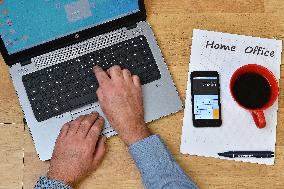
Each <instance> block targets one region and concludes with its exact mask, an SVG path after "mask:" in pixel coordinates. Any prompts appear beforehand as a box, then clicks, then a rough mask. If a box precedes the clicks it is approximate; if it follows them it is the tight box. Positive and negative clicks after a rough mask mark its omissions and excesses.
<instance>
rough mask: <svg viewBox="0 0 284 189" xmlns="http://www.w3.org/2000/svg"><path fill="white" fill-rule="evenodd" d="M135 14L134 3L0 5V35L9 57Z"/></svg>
mask: <svg viewBox="0 0 284 189" xmlns="http://www.w3.org/2000/svg"><path fill="white" fill-rule="evenodd" d="M138 11H139V2H138V0H37V1H36V2H35V1H30V0H17V1H12V0H10V1H1V3H0V35H1V38H2V40H3V41H4V44H5V47H6V49H7V51H8V53H9V54H10V55H11V54H14V53H17V52H20V51H23V50H26V49H28V48H31V47H34V46H37V45H40V44H43V43H45V42H49V41H52V40H54V39H57V38H60V37H63V36H66V35H69V34H72V33H76V32H79V31H82V30H84V29H87V28H90V27H93V26H96V25H100V24H103V23H106V22H108V21H111V20H115V19H118V18H121V17H123V16H126V15H130V14H132V13H136V12H138Z"/></svg>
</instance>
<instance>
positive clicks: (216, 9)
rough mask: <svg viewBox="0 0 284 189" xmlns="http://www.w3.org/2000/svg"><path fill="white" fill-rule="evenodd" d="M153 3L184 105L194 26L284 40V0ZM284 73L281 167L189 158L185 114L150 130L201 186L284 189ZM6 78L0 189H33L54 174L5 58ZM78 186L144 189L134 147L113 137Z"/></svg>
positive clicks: (1, 101)
mask: <svg viewBox="0 0 284 189" xmlns="http://www.w3.org/2000/svg"><path fill="white" fill-rule="evenodd" d="M145 3H146V9H147V12H148V21H149V22H150V24H151V25H152V28H153V30H154V32H155V34H156V37H157V40H158V43H159V45H160V47H161V49H162V52H163V54H164V57H165V60H166V63H167V64H168V67H169V70H170V72H171V74H172V76H173V79H174V81H175V83H176V86H177V88H178V92H179V94H180V96H181V97H182V99H183V101H184V100H185V90H186V82H187V73H188V60H189V52H190V46H191V37H192V30H193V29H194V28H199V29H206V30H214V31H222V32H229V33H236V34H243V35H250V36H259V37H267V38H276V39H282V40H283V39H284V11H283V10H284V1H283V0H214V1H212V0H146V1H145ZM282 58H283V56H282ZM283 60H284V58H283ZM283 69H284V68H283V64H282V68H281V70H282V72H281V78H282V80H281V82H280V86H281V87H282V89H281V94H280V97H279V102H280V103H279V112H278V127H277V147H276V153H277V155H276V164H275V166H263V165H257V164H249V163H239V162H232V161H223V160H218V159H213V158H202V157H195V156H186V155H181V154H180V153H179V146H180V136H181V128H182V118H183V112H182V111H181V112H179V113H176V114H174V115H171V116H168V117H166V118H163V119H160V120H158V121H155V122H153V123H151V124H149V127H150V128H151V130H152V131H153V133H158V134H160V135H161V137H162V138H163V139H164V140H165V143H166V144H167V145H168V147H169V149H170V150H171V151H172V153H173V155H174V157H175V158H176V159H177V161H178V163H179V164H180V165H181V166H182V167H183V168H184V169H185V171H186V172H187V174H188V175H190V176H191V177H192V179H193V180H194V181H195V182H196V183H197V184H198V185H199V186H200V188H279V189H280V188H284V71H283ZM0 73H1V74H0V86H1V88H0V112H1V113H0V123H1V124H0V133H1V137H0V152H1V154H0V189H2V188H3V189H4V188H5V189H20V188H22V184H23V186H24V189H26V188H27V189H28V188H33V185H34V183H35V181H36V180H37V178H38V176H40V175H44V174H45V173H46V171H47V169H48V162H41V161H39V159H38V158H37V155H36V152H35V150H34V146H33V143H32V140H31V137H30V134H29V132H28V129H27V128H25V127H24V125H23V122H22V120H23V114H22V113H21V109H20V107H19V103H18V100H17V97H16V94H15V91H14V88H13V86H12V83H11V81H10V79H9V74H8V68H7V66H5V65H4V64H3V61H1V63H0ZM5 123H6V124H5ZM9 123H12V124H9ZM23 155H24V158H23ZM23 160H24V161H23ZM77 188H78V189H83V188H84V189H88V188H90V189H91V188H96V189H101V188H106V189H110V188H143V186H142V184H141V180H140V177H139V174H138V171H137V169H136V167H135V166H134V163H133V161H132V160H131V158H130V156H129V155H128V153H127V148H126V147H125V146H124V145H123V144H122V142H121V141H120V140H119V138H118V137H113V138H111V139H109V141H108V152H107V155H106V158H105V160H104V161H103V164H102V165H101V167H100V168H99V170H97V171H96V172H95V173H94V174H92V175H90V176H89V177H88V178H87V179H86V180H84V181H83V182H82V183H81V184H80V186H78V187H77Z"/></svg>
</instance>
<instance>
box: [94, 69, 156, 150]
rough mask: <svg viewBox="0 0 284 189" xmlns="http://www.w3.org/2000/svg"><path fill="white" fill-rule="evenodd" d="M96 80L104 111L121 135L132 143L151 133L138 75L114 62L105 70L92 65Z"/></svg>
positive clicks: (125, 140)
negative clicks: (145, 117) (145, 114)
mask: <svg viewBox="0 0 284 189" xmlns="http://www.w3.org/2000/svg"><path fill="white" fill-rule="evenodd" d="M94 73H95V75H96V78H97V80H98V82H99V88H98V90H97V96H98V99H99V103H100V105H101V108H102V110H103V112H104V113H105V115H106V117H107V119H108V120H109V122H110V124H111V125H112V127H113V128H114V129H115V130H116V131H117V132H118V134H119V136H120V138H121V139H122V140H123V141H124V142H125V143H126V144H127V145H131V144H133V143H135V142H137V141H139V140H142V139H144V138H147V137H149V136H150V135H151V133H150V131H149V130H148V128H147V127H146V124H145V122H144V108H143V96H142V88H141V84H140V80H139V77H138V76H136V75H134V76H132V75H131V73H130V71H129V70H126V69H124V70H122V69H121V68H120V67H119V66H113V67H111V68H110V69H109V70H107V72H105V71H104V70H103V69H102V68H100V67H98V66H95V68H94Z"/></svg>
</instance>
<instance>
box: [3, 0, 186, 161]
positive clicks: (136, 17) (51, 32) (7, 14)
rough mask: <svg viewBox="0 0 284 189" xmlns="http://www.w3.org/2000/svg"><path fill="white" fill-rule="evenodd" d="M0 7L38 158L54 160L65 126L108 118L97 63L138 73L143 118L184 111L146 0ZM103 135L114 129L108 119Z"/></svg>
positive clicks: (8, 58)
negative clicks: (90, 117)
mask: <svg viewBox="0 0 284 189" xmlns="http://www.w3.org/2000/svg"><path fill="white" fill-rule="evenodd" d="M0 7H1V10H2V13H1V14H2V15H1V16H2V19H3V20H4V22H3V23H1V25H0V32H1V42H0V47H1V53H2V55H3V57H4V60H5V62H6V64H8V65H9V67H10V74H11V78H12V80H13V84H14V87H15V89H16V92H17V94H18V97H19V100H20V104H21V107H22V109H23V112H24V115H25V120H26V122H27V125H28V127H29V129H30V132H31V135H32V138H33V141H34V144H35V147H36V151H37V153H38V155H39V158H40V159H41V160H43V161H45V160H48V159H50V158H51V156H52V152H53V148H54V145H55V141H56V138H57V136H58V134H59V132H60V129H61V127H62V125H63V124H65V123H66V122H68V121H71V120H74V119H75V118H77V117H78V116H80V115H85V114H88V113H91V112H93V111H97V112H99V113H100V114H101V115H102V116H104V114H103V112H102V110H101V108H100V105H99V103H98V100H97V96H96V89H97V88H98V82H97V79H96V78H95V76H94V74H93V73H92V68H93V66H94V65H99V66H101V67H102V68H103V69H105V70H106V69H108V68H110V67H111V66H113V65H120V66H121V67H122V68H126V69H129V70H130V71H131V72H132V74H136V75H138V76H139V77H140V79H141V82H142V85H143V94H144V105H145V121H146V122H150V121H152V120H155V119H158V118H161V117H163V116H166V115H169V114H171V113H175V112H177V111H179V110H181V109H182V103H181V101H180V98H179V96H178V93H177V91H176V88H175V86H174V83H173V81H172V79H171V76H170V74H169V71H168V69H167V66H166V64H165V63H164V59H163V56H162V54H161V51H160V49H159V46H158V45H157V41H156V39H155V37H154V34H153V31H152V30H151V27H150V26H149V24H148V23H147V22H146V11H145V7H144V2H143V1H142V0H119V1H117V0H104V1H96V0H61V1H37V3H35V2H34V1H26V0H18V1H5V2H4V3H2V4H1V5H0ZM104 117H105V116H104ZM103 134H104V135H105V136H107V137H110V136H113V135H116V134H117V133H116V132H115V130H113V128H112V127H111V125H110V124H109V123H108V122H107V121H106V123H105V128H104V130H103Z"/></svg>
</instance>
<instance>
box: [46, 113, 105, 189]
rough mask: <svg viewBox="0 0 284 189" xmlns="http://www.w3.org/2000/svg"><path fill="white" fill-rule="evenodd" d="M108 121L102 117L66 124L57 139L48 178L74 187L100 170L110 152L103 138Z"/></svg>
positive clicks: (93, 115) (85, 117)
mask: <svg viewBox="0 0 284 189" xmlns="http://www.w3.org/2000/svg"><path fill="white" fill-rule="evenodd" d="M103 125H104V119H103V118H102V117H100V116H99V114H98V113H92V114H90V115H85V116H80V117H79V118H77V119H76V120H74V121H72V122H69V123H66V124H65V125H64V126H63V128H62V130H61V132H60V135H59V136H58V138H57V141H56V145H55V148H54V151H53V156H52V159H51V162H50V168H49V171H48V174H47V177H48V178H50V179H54V180H57V181H60V182H62V183H64V184H67V185H69V186H72V187H74V185H75V184H77V183H78V182H79V181H80V180H81V179H82V178H84V177H85V176H87V175H88V174H89V173H91V172H92V171H94V170H96V169H97V168H98V166H99V164H100V162H101V161H102V159H103V157H104V154H105V150H106V138H105V137H101V136H100V134H101V131H102V129H103Z"/></svg>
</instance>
